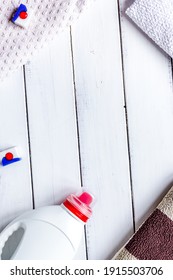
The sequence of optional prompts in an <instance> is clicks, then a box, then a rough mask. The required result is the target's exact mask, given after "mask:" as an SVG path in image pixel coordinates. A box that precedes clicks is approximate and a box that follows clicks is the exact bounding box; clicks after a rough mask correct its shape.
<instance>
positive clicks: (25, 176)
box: [0, 69, 32, 230]
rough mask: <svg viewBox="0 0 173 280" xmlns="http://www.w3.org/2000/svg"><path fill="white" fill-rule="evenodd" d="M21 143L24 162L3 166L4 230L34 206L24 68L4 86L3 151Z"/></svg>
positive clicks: (0, 98) (0, 220)
mask: <svg viewBox="0 0 173 280" xmlns="http://www.w3.org/2000/svg"><path fill="white" fill-rule="evenodd" d="M12 146H18V147H19V148H20V150H21V157H22V161H20V162H18V163H14V164H12V165H9V166H6V167H2V166H1V167H0V198H1V200H0V230H2V228H4V226H5V225H7V223H9V222H10V221H11V220H12V219H14V218H15V217H16V216H18V215H19V214H21V213H23V212H24V211H26V210H28V209H31V208H32V188H31V177H30V163H29V151H28V133H27V119H26V107H25V90H24V80H23V74H22V69H20V70H19V71H17V72H16V73H15V74H13V75H12V76H11V78H9V79H8V80H6V81H5V82H3V83H1V85H0V150H4V149H6V148H9V147H12Z"/></svg>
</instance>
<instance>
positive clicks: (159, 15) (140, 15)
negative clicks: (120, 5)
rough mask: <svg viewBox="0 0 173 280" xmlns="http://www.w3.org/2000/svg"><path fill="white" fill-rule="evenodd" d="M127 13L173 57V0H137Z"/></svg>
mask: <svg viewBox="0 0 173 280" xmlns="http://www.w3.org/2000/svg"><path fill="white" fill-rule="evenodd" d="M126 14H127V15H128V16H129V17H130V18H131V19H132V20H133V21H134V22H135V23H136V24H137V25H138V26H139V27H140V28H141V29H142V30H143V31H144V32H145V33H146V34H147V35H148V36H149V37H150V38H151V39H152V40H153V41H154V42H155V43H156V44H157V45H159V46H160V47H161V48H162V49H163V50H164V51H165V52H166V53H168V54H169V55H170V56H171V57H173V0H135V1H134V3H133V4H132V5H131V6H130V7H129V8H128V9H127V11H126Z"/></svg>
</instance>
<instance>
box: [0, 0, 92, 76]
mask: <svg viewBox="0 0 173 280" xmlns="http://www.w3.org/2000/svg"><path fill="white" fill-rule="evenodd" d="M92 1H93V0H23V1H20V0H1V5H0V26H1V28H0V42H1V43H0V80H3V79H4V78H5V77H6V76H7V75H8V74H9V73H10V72H11V71H14V70H15V69H17V68H19V67H20V66H21V65H24V64H25V63H26V62H27V61H28V60H30V59H31V57H32V55H33V54H34V53H35V52H36V51H38V50H39V49H40V48H41V47H42V46H43V45H44V44H45V42H47V41H50V40H51V39H53V38H54V37H55V36H56V34H57V33H59V32H60V31H61V30H63V29H64V28H65V27H66V26H69V25H70V24H71V22H72V21H73V20H74V19H76V18H77V17H78V16H79V14H81V12H82V11H83V10H84V8H85V7H86V6H88V4H89V3H90V2H92ZM21 3H22V4H25V5H26V6H27V8H29V9H32V10H33V15H32V20H31V23H30V25H29V27H28V28H27V29H23V28H21V27H19V26H17V25H15V24H13V23H12V22H11V21H10V19H11V16H12V14H13V13H14V11H15V9H16V8H18V7H19V5H20V4H21Z"/></svg>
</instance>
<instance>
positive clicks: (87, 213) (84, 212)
mask: <svg viewBox="0 0 173 280" xmlns="http://www.w3.org/2000/svg"><path fill="white" fill-rule="evenodd" d="M92 201H93V197H92V196H91V195H90V194H89V193H87V192H83V193H82V194H81V195H80V196H75V195H74V194H71V195H69V196H68V197H67V199H66V200H65V201H64V202H63V205H64V206H65V207H66V208H67V209H68V210H69V211H70V212H71V213H73V214H74V215H75V216H77V217H78V218H79V219H80V220H81V221H83V222H84V223H86V222H87V221H88V219H89V218H90V217H91V214H92V209H91V208H90V204H91V203H92Z"/></svg>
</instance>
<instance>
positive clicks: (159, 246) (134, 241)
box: [114, 187, 173, 260]
mask: <svg viewBox="0 0 173 280" xmlns="http://www.w3.org/2000/svg"><path fill="white" fill-rule="evenodd" d="M114 259H115V260H136V259H137V260H173V187H172V188H171V190H170V191H169V192H168V194H167V195H166V196H165V197H164V199H163V200H162V202H161V203H160V204H159V205H158V207H157V208H156V210H155V211H154V212H153V214H152V215H151V216H150V217H149V218H148V219H147V220H146V222H145V223H143V225H142V226H141V227H140V229H139V230H138V231H137V232H136V233H135V234H134V235H133V237H132V238H131V239H130V241H129V242H128V243H127V244H126V245H125V247H124V248H123V249H122V250H120V251H119V252H118V254H117V255H115V257H114Z"/></svg>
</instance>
